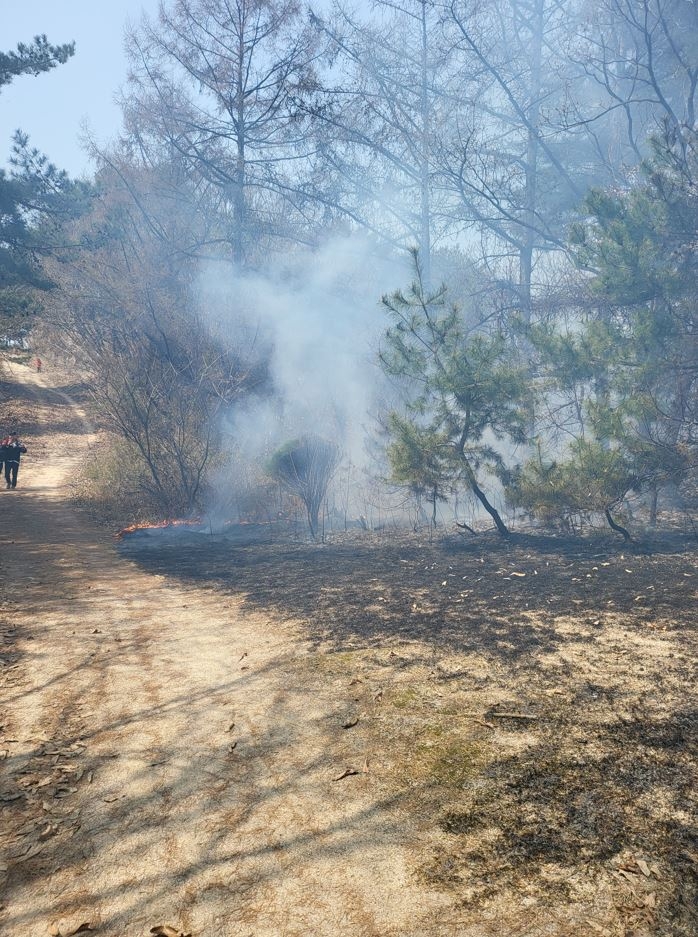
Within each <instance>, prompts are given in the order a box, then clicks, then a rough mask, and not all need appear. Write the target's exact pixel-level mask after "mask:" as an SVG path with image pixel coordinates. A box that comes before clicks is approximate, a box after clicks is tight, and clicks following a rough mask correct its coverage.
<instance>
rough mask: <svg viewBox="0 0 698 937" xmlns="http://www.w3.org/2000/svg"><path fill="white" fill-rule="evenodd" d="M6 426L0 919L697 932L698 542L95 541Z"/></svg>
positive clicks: (192, 930) (43, 378)
mask: <svg viewBox="0 0 698 937" xmlns="http://www.w3.org/2000/svg"><path fill="white" fill-rule="evenodd" d="M4 379H5V380H4V383H3V385H2V387H1V388H0V391H1V392H2V393H1V394H0V429H11V428H17V429H18V430H19V432H20V434H21V435H22V437H23V441H24V442H25V444H26V445H27V447H28V450H29V451H28V453H27V455H26V456H25V457H24V459H23V462H22V466H21V469H20V477H19V485H18V488H17V490H16V491H5V490H4V488H3V489H2V490H0V499H1V512H0V517H1V518H2V522H1V523H0V818H1V819H0V824H1V828H0V934H2V935H3V937H35V935H36V937H39V935H41V937H45V935H51V937H59V935H62V937H67V935H70V934H76V933H90V932H94V933H95V935H98V937H139V935H144V937H145V935H148V934H155V935H157V934H160V935H164V937H176V935H186V934H192V935H210V937H229V935H230V937H233V935H236V937H237V935H240V937H301V935H302V937H325V935H327V937H329V935H333V937H334V935H336V934H339V933H342V934H346V935H350V937H379V935H380V937H446V935H463V937H484V935H498V937H501V935H505V937H509V935H511V937H516V935H522V937H523V935H528V937H558V935H559V937H562V935H569V937H573V935H578V937H588V935H596V934H600V935H613V937H654V935H661V937H674V935H676V937H679V935H680V937H689V935H695V934H696V933H698V830H697V820H696V818H697V817H698V809H697V808H698V751H697V745H696V741H697V736H698V726H697V720H696V715H697V712H698V706H697V695H698V694H697V691H696V686H697V681H696V676H697V674H696V627H697V616H696V607H697V605H696V599H697V598H698V562H697V560H698V539H697V538H696V535H695V534H694V533H693V528H692V527H691V526H690V524H689V527H688V529H687V530H685V531H683V530H674V531H673V532H671V533H666V534H664V535H660V534H657V535H655V536H654V537H653V538H652V541H651V542H650V541H644V542H642V543H631V544H623V543H622V542H617V541H615V540H611V539H609V538H597V539H577V540H571V539H568V540H565V539H561V538H555V537H546V536H542V535H541V536H531V535H528V536H527V535H523V534H516V535H514V536H512V538H511V539H510V540H508V541H502V540H499V539H497V538H495V537H492V536H490V535H481V536H478V537H475V538H472V539H463V538H459V537H451V536H443V537H441V538H439V539H438V540H434V541H430V539H429V537H428V536H426V535H424V536H423V535H421V534H413V533H411V532H410V533H406V532H398V531H393V532H387V531H382V532H363V531H360V532H356V533H354V534H351V535H350V534H346V535H342V536H341V537H336V538H334V539H333V540H332V541H331V542H327V543H324V544H309V543H302V542H298V541H295V542H294V541H291V540H284V539H281V538H280V537H278V536H276V535H273V534H271V532H268V533H265V532H264V531H262V532H261V534H260V532H259V531H258V530H257V531H255V532H254V536H253V535H252V531H251V532H250V535H249V536H247V537H246V536H245V534H244V531H241V530H240V529H239V528H232V527H231V528H230V530H229V532H228V533H227V534H226V533H223V534H218V535H216V536H213V535H211V536H206V535H204V534H202V533H197V532H194V531H191V530H186V529H182V530H174V529H166V530H165V531H164V532H160V533H159V532H157V531H151V532H137V533H135V534H133V535H131V536H126V537H124V538H123V539H122V540H115V539H114V538H113V537H112V536H111V535H110V534H108V533H106V532H105V531H104V529H103V528H102V527H100V526H98V525H97V524H95V523H94V521H93V520H91V519H90V518H89V517H88V516H87V515H86V514H85V513H84V512H82V511H80V510H79V509H76V507H75V503H74V489H73V487H72V486H71V480H72V478H73V476H74V474H75V473H76V471H77V469H78V468H79V466H80V465H81V464H82V463H83V462H84V459H85V457H86V454H87V452H88V450H89V447H91V446H94V445H96V444H97V442H98V439H97V436H96V435H95V433H94V432H93V429H92V427H90V425H89V424H88V422H87V420H86V416H85V411H84V410H83V408H82V406H81V401H80V391H79V388H77V387H71V386H69V385H67V384H66V382H65V381H63V380H61V379H60V377H59V376H58V375H54V374H52V373H51V371H49V372H48V373H42V374H38V375H37V374H36V373H34V372H32V371H31V370H30V369H29V368H28V367H26V366H24V365H22V364H19V363H13V364H12V365H11V367H10V368H9V371H7V372H6V373H5V375H4Z"/></svg>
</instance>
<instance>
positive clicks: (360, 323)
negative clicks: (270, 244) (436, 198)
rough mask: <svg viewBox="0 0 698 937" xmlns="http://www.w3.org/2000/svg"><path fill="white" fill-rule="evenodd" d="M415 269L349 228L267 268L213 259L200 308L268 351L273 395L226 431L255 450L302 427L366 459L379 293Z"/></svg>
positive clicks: (205, 272) (238, 415)
mask: <svg viewBox="0 0 698 937" xmlns="http://www.w3.org/2000/svg"><path fill="white" fill-rule="evenodd" d="M408 276H409V264H408V261H407V258H406V257H402V258H400V259H397V260H396V259H395V258H394V257H393V258H389V257H386V256H385V255H383V256H381V254H380V252H379V250H378V249H377V248H376V245H375V243H372V242H370V241H369V240H368V239H366V238H364V237H361V236H358V235H352V236H350V237H342V238H335V239H333V240H332V241H329V242H328V243H326V244H325V245H324V246H323V247H322V248H320V249H319V250H315V251H312V252H310V251H300V250H296V251H294V252H293V253H290V254H288V255H287V256H286V257H284V258H282V259H280V260H278V259H272V260H270V265H269V267H267V268H266V269H264V270H263V271H259V270H258V271H241V270H237V269H236V268H235V267H234V266H233V265H232V264H230V265H228V264H222V263H215V264H208V265H206V266H205V267H204V268H202V271H201V276H200V281H199V284H198V295H199V297H200V302H201V309H202V311H204V312H205V314H206V315H207V316H208V318H209V321H210V323H211V325H212V327H213V328H215V330H216V331H217V332H219V333H222V335H221V337H222V338H224V340H226V341H227V342H232V343H235V342H236V341H240V340H241V338H240V337H241V336H245V337H244V340H243V341H244V342H245V343H247V344H248V346H249V344H250V343H251V342H252V336H254V337H255V339H254V340H255V341H256V342H257V344H258V345H259V351H260V353H261V352H264V353H266V352H270V361H271V373H272V381H273V385H274V390H275V394H274V398H273V399H272V400H264V401H261V402H255V401H253V400H248V401H247V402H246V404H245V405H243V406H240V407H238V408H237V409H236V410H235V412H234V413H232V414H231V415H230V424H229V430H230V434H231V438H233V439H234V440H235V441H236V445H237V446H239V447H240V448H244V450H245V451H246V453H247V455H248V456H249V457H254V455H255V454H256V453H260V454H261V453H263V452H269V449H270V447H271V446H275V445H280V444H281V443H283V442H285V441H287V440H288V439H291V438H294V437H296V436H299V435H301V434H304V433H311V432H312V433H317V434H319V435H321V436H323V437H325V438H327V439H329V440H331V441H333V442H335V443H337V444H338V445H339V446H340V447H341V449H342V451H343V453H344V455H345V457H346V458H348V459H349V460H350V461H351V462H352V463H353V464H354V465H362V464H363V463H364V461H365V459H366V451H365V437H366V432H367V421H368V419H369V418H368V414H369V412H370V410H371V407H372V404H373V402H374V400H375V394H376V390H377V388H378V387H379V386H380V383H381V374H380V370H379V368H378V362H377V348H378V344H379V337H380V335H381V333H382V332H383V331H384V330H385V327H386V324H387V322H386V318H385V316H384V314H383V312H382V309H381V306H380V297H381V295H382V294H383V293H385V292H392V291H393V290H394V289H395V288H396V287H397V286H400V285H401V283H403V282H404V281H405V279H406V278H407V277H408Z"/></svg>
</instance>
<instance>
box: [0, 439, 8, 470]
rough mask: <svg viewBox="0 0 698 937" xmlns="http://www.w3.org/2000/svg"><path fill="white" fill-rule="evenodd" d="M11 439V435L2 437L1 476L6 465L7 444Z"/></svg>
mask: <svg viewBox="0 0 698 937" xmlns="http://www.w3.org/2000/svg"><path fill="white" fill-rule="evenodd" d="M9 441H10V437H9V436H3V437H2V439H0V478H2V470H3V468H4V467H5V446H7V444H8V443H9Z"/></svg>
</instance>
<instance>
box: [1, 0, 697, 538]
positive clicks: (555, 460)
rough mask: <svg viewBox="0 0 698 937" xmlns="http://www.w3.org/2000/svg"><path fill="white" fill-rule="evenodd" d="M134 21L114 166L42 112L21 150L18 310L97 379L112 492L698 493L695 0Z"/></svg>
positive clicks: (671, 500)
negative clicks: (44, 146)
mask: <svg viewBox="0 0 698 937" xmlns="http://www.w3.org/2000/svg"><path fill="white" fill-rule="evenodd" d="M57 38H61V37H57ZM52 39H53V37H52ZM126 47H127V52H128V55H129V61H130V74H129V80H128V84H127V85H126V87H125V89H124V90H123V93H122V99H121V108H122V113H123V124H122V130H121V133H120V135H119V136H118V138H117V139H116V140H114V141H112V142H111V143H110V144H109V145H108V146H97V144H94V145H93V148H92V153H91V155H92V159H93V163H94V165H95V167H96V171H95V173H94V177H93V178H91V179H82V180H79V181H78V180H73V179H71V178H69V177H68V176H67V174H65V173H64V172H61V171H60V170H59V169H57V168H56V167H55V166H53V165H52V164H51V163H50V162H49V161H48V159H47V158H46V157H45V156H44V155H42V154H41V153H39V152H37V151H36V150H35V149H34V148H33V147H32V145H31V141H30V140H28V139H27V137H26V136H25V135H23V134H21V133H18V134H17V135H16V137H15V143H14V151H13V157H12V164H11V168H10V169H9V170H8V171H7V172H3V173H2V174H1V175H0V289H1V290H2V309H3V327H2V329H1V330H0V331H2V332H4V333H7V335H8V337H9V339H10V340H12V339H13V338H14V340H18V338H22V337H23V336H24V334H25V333H26V334H28V333H29V332H31V336H32V337H31V344H32V347H33V348H34V349H35V350H36V351H38V352H39V353H40V354H42V355H43V356H44V357H45V358H47V359H49V360H55V361H56V362H60V363H61V364H62V365H63V366H67V367H69V368H71V369H72V370H73V371H74V372H75V374H76V375H77V376H78V377H79V379H80V380H81V381H84V382H85V384H86V387H87V388H88V391H89V394H90V397H91V400H92V413H93V417H94V420H95V422H96V423H97V425H99V426H100V427H101V428H102V429H103V430H104V433H105V436H104V438H105V439H106V442H105V445H104V446H103V447H100V450H99V451H98V452H96V453H95V455H94V461H93V463H92V464H90V465H89V466H87V468H86V475H85V478H86V480H87V481H89V485H88V489H87V497H88V498H89V499H91V500H93V501H94V502H95V503H100V504H101V505H102V506H104V505H105V504H106V505H111V506H112V510H113V514H114V516H115V517H116V516H118V517H119V520H120V522H126V521H134V520H144V519H151V520H152V519H155V518H158V519H162V518H172V517H181V516H194V515H197V516H202V515H204V514H206V515H207V516H208V517H209V518H213V517H215V518H216V519H219V520H220V519H223V518H243V519H244V518H254V519H260V518H263V517H266V518H269V517H274V518H277V517H278V516H279V515H281V516H286V517H288V516H290V512H292V511H293V510H296V508H295V507H294V505H296V504H300V505H301V506H302V509H303V511H304V512H305V514H306V515H307V520H308V523H309V526H310V530H311V533H312V534H313V535H314V536H316V537H318V536H321V535H322V531H323V530H324V529H325V527H326V526H329V525H334V526H336V525H339V526H341V525H344V526H346V525H347V524H349V523H352V522H359V523H361V524H362V525H367V526H373V525H375V524H377V523H384V522H385V521H386V520H395V521H396V522H398V521H400V522H405V521H407V522H409V523H413V524H417V523H421V522H424V523H426V522H430V523H434V524H436V523H438V522H439V521H443V520H444V519H448V520H450V519H454V520H456V521H457V522H458V523H460V524H461V525H464V528H472V529H475V528H476V527H477V526H479V525H482V524H483V523H484V522H485V521H486V522H487V523H490V521H491V522H492V523H494V525H495V527H496V528H497V530H498V531H499V532H500V533H501V534H502V535H504V536H506V535H507V534H508V532H509V530H510V528H511V526H512V524H517V523H521V522H522V520H523V519H524V518H533V519H535V520H537V521H538V522H540V523H543V524H545V525H553V526H556V527H559V528H562V529H565V530H566V531H570V530H572V531H577V530H579V529H581V528H583V527H585V526H587V525H594V524H596V523H608V524H610V525H611V527H613V529H614V530H615V532H616V533H618V534H620V535H622V536H624V537H630V536H631V534H632V530H633V525H634V524H637V523H639V518H638V516H636V517H633V516H632V514H631V513H630V509H631V507H632V504H634V505H635V507H636V508H639V509H640V510H641V521H642V523H643V524H645V523H647V524H650V525H654V524H656V523H657V519H658V516H659V515H661V511H662V508H663V507H664V506H668V505H674V504H677V503H681V504H685V503H686V492H687V491H688V490H689V489H690V485H691V480H692V467H693V465H694V463H695V434H696V368H697V363H698V354H697V349H696V314H695V305H696V304H695V299H696V296H695V292H696V286H695V283H696V277H695V266H696V243H698V242H697V240H696V235H697V228H698V201H697V199H696V195H697V192H696V169H697V166H698V162H697V136H696V125H695V96H696V84H697V83H698V12H697V11H696V5H695V4H694V3H692V2H689V0H639V2H632V3H630V2H625V0H595V2H582V0H570V2H562V3H560V2H555V3H553V2H549V0H530V2H529V0H526V2H519V0H516V2H512V0H494V2H480V3H477V4H470V3H469V4H464V3H460V2H452V3H445V4H442V3H428V2H414V3H412V2H407V3H398V4H393V3H376V4H374V5H373V6H372V7H371V8H370V9H368V10H367V9H362V10H361V11H360V12H357V11H355V10H352V9H350V8H349V7H347V6H343V5H339V4H338V5H333V6H332V7H327V8H322V9H320V8H318V9H311V10H306V9H304V8H301V7H300V6H298V5H296V4H294V3H283V2H281V3H276V2H275V3H269V2H253V3H247V2H244V0H243V2H239V3H236V4H231V3H229V2H227V0H191V2H170V3H163V4H162V6H161V9H160V13H159V15H158V17H157V18H153V19H150V20H149V19H148V18H144V19H143V21H142V22H141V23H140V24H139V25H138V26H136V27H133V28H132V29H131V31H130V32H129V34H128V36H127V38H126ZM73 52H74V47H73V46H72V45H70V44H66V45H57V46H56V45H52V44H51V43H50V42H49V41H48V40H47V39H46V38H45V37H38V38H36V39H34V40H33V41H31V42H29V41H25V43H24V44H20V45H19V46H18V47H17V48H16V49H15V50H14V51H8V52H5V53H3V54H1V55H0V91H1V89H2V87H3V86H5V85H7V84H8V83H9V82H11V81H12V80H13V79H15V78H16V77H18V76H20V75H23V74H34V75H37V76H38V75H39V74H40V73H41V72H44V71H50V70H51V69H53V68H54V67H55V66H58V67H60V65H61V64H63V63H65V62H66V61H67V59H68V58H69V57H70V56H71V55H72V54H73ZM37 80H40V81H50V80H51V79H50V76H49V77H41V78H39V79H37ZM1 103H2V100H1V97H0V106H1ZM400 284H404V285H403V287H402V289H400V288H398V287H399V286H400ZM381 297H382V301H381ZM630 495H633V496H635V501H634V502H632V503H631V502H630V501H629V496H630ZM682 498H683V500H682ZM638 499H639V500H638Z"/></svg>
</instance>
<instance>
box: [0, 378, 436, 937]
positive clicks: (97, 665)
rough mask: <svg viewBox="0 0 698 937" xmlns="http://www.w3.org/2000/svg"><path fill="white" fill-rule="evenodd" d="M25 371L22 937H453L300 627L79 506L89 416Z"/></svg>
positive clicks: (13, 495)
mask: <svg viewBox="0 0 698 937" xmlns="http://www.w3.org/2000/svg"><path fill="white" fill-rule="evenodd" d="M13 379H14V380H16V381H17V382H18V383H19V384H20V385H21V387H22V388H23V389H24V392H25V393H30V394H31V395H32V396H33V398H34V405H35V408H36V412H37V413H38V424H39V425H38V432H37V434H34V435H33V436H32V437H28V438H27V439H26V443H27V445H28V447H29V453H28V454H27V456H26V457H25V459H24V461H23V463H22V466H21V470H20V477H19V485H18V488H17V490H16V491H14V492H8V491H5V490H4V488H3V490H2V491H0V498H1V499H2V525H1V528H2V529H1V533H0V577H1V578H0V600H2V604H1V605H0V639H1V643H0V663H1V664H2V666H0V699H1V700H2V710H1V715H0V759H2V760H0V808H1V810H2V834H3V835H2V840H1V842H0V933H2V934H3V937H33V935H37V937H38V935H42V937H45V935H46V934H51V933H52V934H54V935H56V934H59V933H60V934H63V935H66V934H68V933H72V932H73V931H74V930H75V929H76V928H78V927H79V926H80V925H81V924H87V923H89V925H90V928H91V929H92V930H94V932H95V933H97V934H99V935H113V937H117V935H118V937H124V935H141V934H143V935H145V934H148V933H149V931H150V929H151V928H154V927H157V925H165V924H167V925H170V926H172V927H173V928H175V930H176V932H177V933H179V932H182V933H185V934H186V933H190V932H191V933H192V934H206V935H216V937H225V935H228V934H230V935H232V934H236V935H240V934H249V935H255V937H265V935H275V937H278V935H282V934H283V935H295V934H298V935H300V934H304V935H307V934H312V935H324V934H328V935H329V934H333V935H334V934H336V933H339V932H341V933H346V934H352V935H360V934H378V933H380V934H383V935H390V934H395V935H397V934H400V935H417V934H422V933H424V934H427V933H435V932H436V931H435V930H434V929H433V927H432V926H431V925H430V924H429V923H428V921H429V920H430V919H431V918H432V915H433V914H434V912H435V911H437V910H438V904H439V902H441V901H443V900H444V899H440V898H438V897H437V896H434V895H430V894H429V893H428V892H427V891H426V890H425V891H424V892H422V891H420V889H419V888H417V887H415V885H414V883H413V882H411V883H410V885H409V888H407V887H406V886H407V883H408V880H407V872H406V866H405V861H404V856H403V847H404V846H405V844H404V843H403V841H402V836H403V834H402V832H401V830H402V824H401V822H400V817H399V816H398V815H397V814H396V812H395V810H394V809H393V808H392V807H391V805H390V804H389V803H383V802H382V801H381V797H380V794H379V793H378V792H377V791H376V790H375V789H374V787H372V783H371V777H370V775H362V774H359V775H358V776H352V778H351V779H347V781H346V782H337V781H334V780H333V778H334V777H337V776H338V774H339V773H341V770H342V769H343V768H344V767H347V765H346V764H344V763H341V762H340V763H336V762H335V756H333V755H332V754H331V753H330V752H329V751H328V745H327V739H328V731H330V730H331V731H335V732H336V733H337V734H338V735H340V736H341V734H342V729H341V714H342V706H341V705H340V704H338V703H337V702H336V701H335V700H334V699H333V698H332V693H331V692H330V691H329V690H328V693H327V694H326V695H325V696H321V697H317V696H315V697H309V696H308V694H307V693H306V692H304V687H303V685H302V684H300V683H299V682H298V678H297V674H298V673H299V672H302V668H301V670H300V671H299V668H298V667H297V663H298V659H299V658H302V657H303V656H304V655H306V654H307V647H306V645H305V644H304V640H303V637H302V633H301V630H300V628H294V627H293V626H292V625H289V623H288V622H285V623H282V622H280V621H277V620H274V619H271V618H269V617H267V616H262V615H255V614H251V613H249V611H246V612H244V613H243V612H242V610H241V607H240V605H239V604H238V603H237V600H236V599H234V598H232V599H231V598H230V597H225V599H221V597H220V595H219V594H217V593H216V592H215V591H213V590H205V589H203V588H191V589H189V588H186V587H181V586H179V585H175V584H171V583H168V581H167V580H166V579H164V578H163V577H160V576H158V575H156V574H149V573H147V572H144V571H142V570H141V569H139V568H137V567H136V566H135V565H134V564H133V563H131V562H130V561H129V560H128V559H127V558H124V557H123V556H121V555H119V553H118V551H117V550H116V549H115V547H114V545H113V544H112V543H110V542H108V540H107V538H106V537H105V535H104V533H103V532H101V531H99V530H98V529H96V528H94V527H92V526H91V524H90V522H89V521H88V520H87V519H86V518H85V517H84V516H81V515H80V514H77V513H76V512H75V511H74V510H73V508H72V507H71V504H70V500H69V494H70V490H69V488H68V482H69V479H70V475H71V471H72V469H73V468H74V467H75V465H76V464H77V463H79V461H80V460H81V458H83V457H84V453H85V451H86V448H87V446H88V445H89V443H90V438H91V437H90V429H89V426H87V425H86V424H85V423H84V415H83V414H82V413H81V412H79V410H76V408H75V406H74V404H73V403H72V402H71V399H70V397H69V395H66V393H65V391H61V390H60V388H55V387H53V386H52V375H51V374H50V373H49V374H41V375H37V374H35V373H32V372H31V371H30V370H29V369H28V368H24V367H21V366H13ZM49 412H51V415H52V420H53V423H52V425H53V426H55V425H56V417H57V415H58V418H59V420H58V422H60V420H61V419H62V421H63V424H64V425H63V429H62V435H61V436H60V438H58V436H57V435H55V434H53V435H52V431H51V427H50V426H48V425H44V426H42V425H41V420H42V419H45V418H46V417H47V414H48V413H49ZM42 415H43V416H42ZM57 453H59V454H57ZM330 690H331V688H330ZM328 727H329V728H328ZM345 734H346V733H345ZM420 922H422V923H420Z"/></svg>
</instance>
